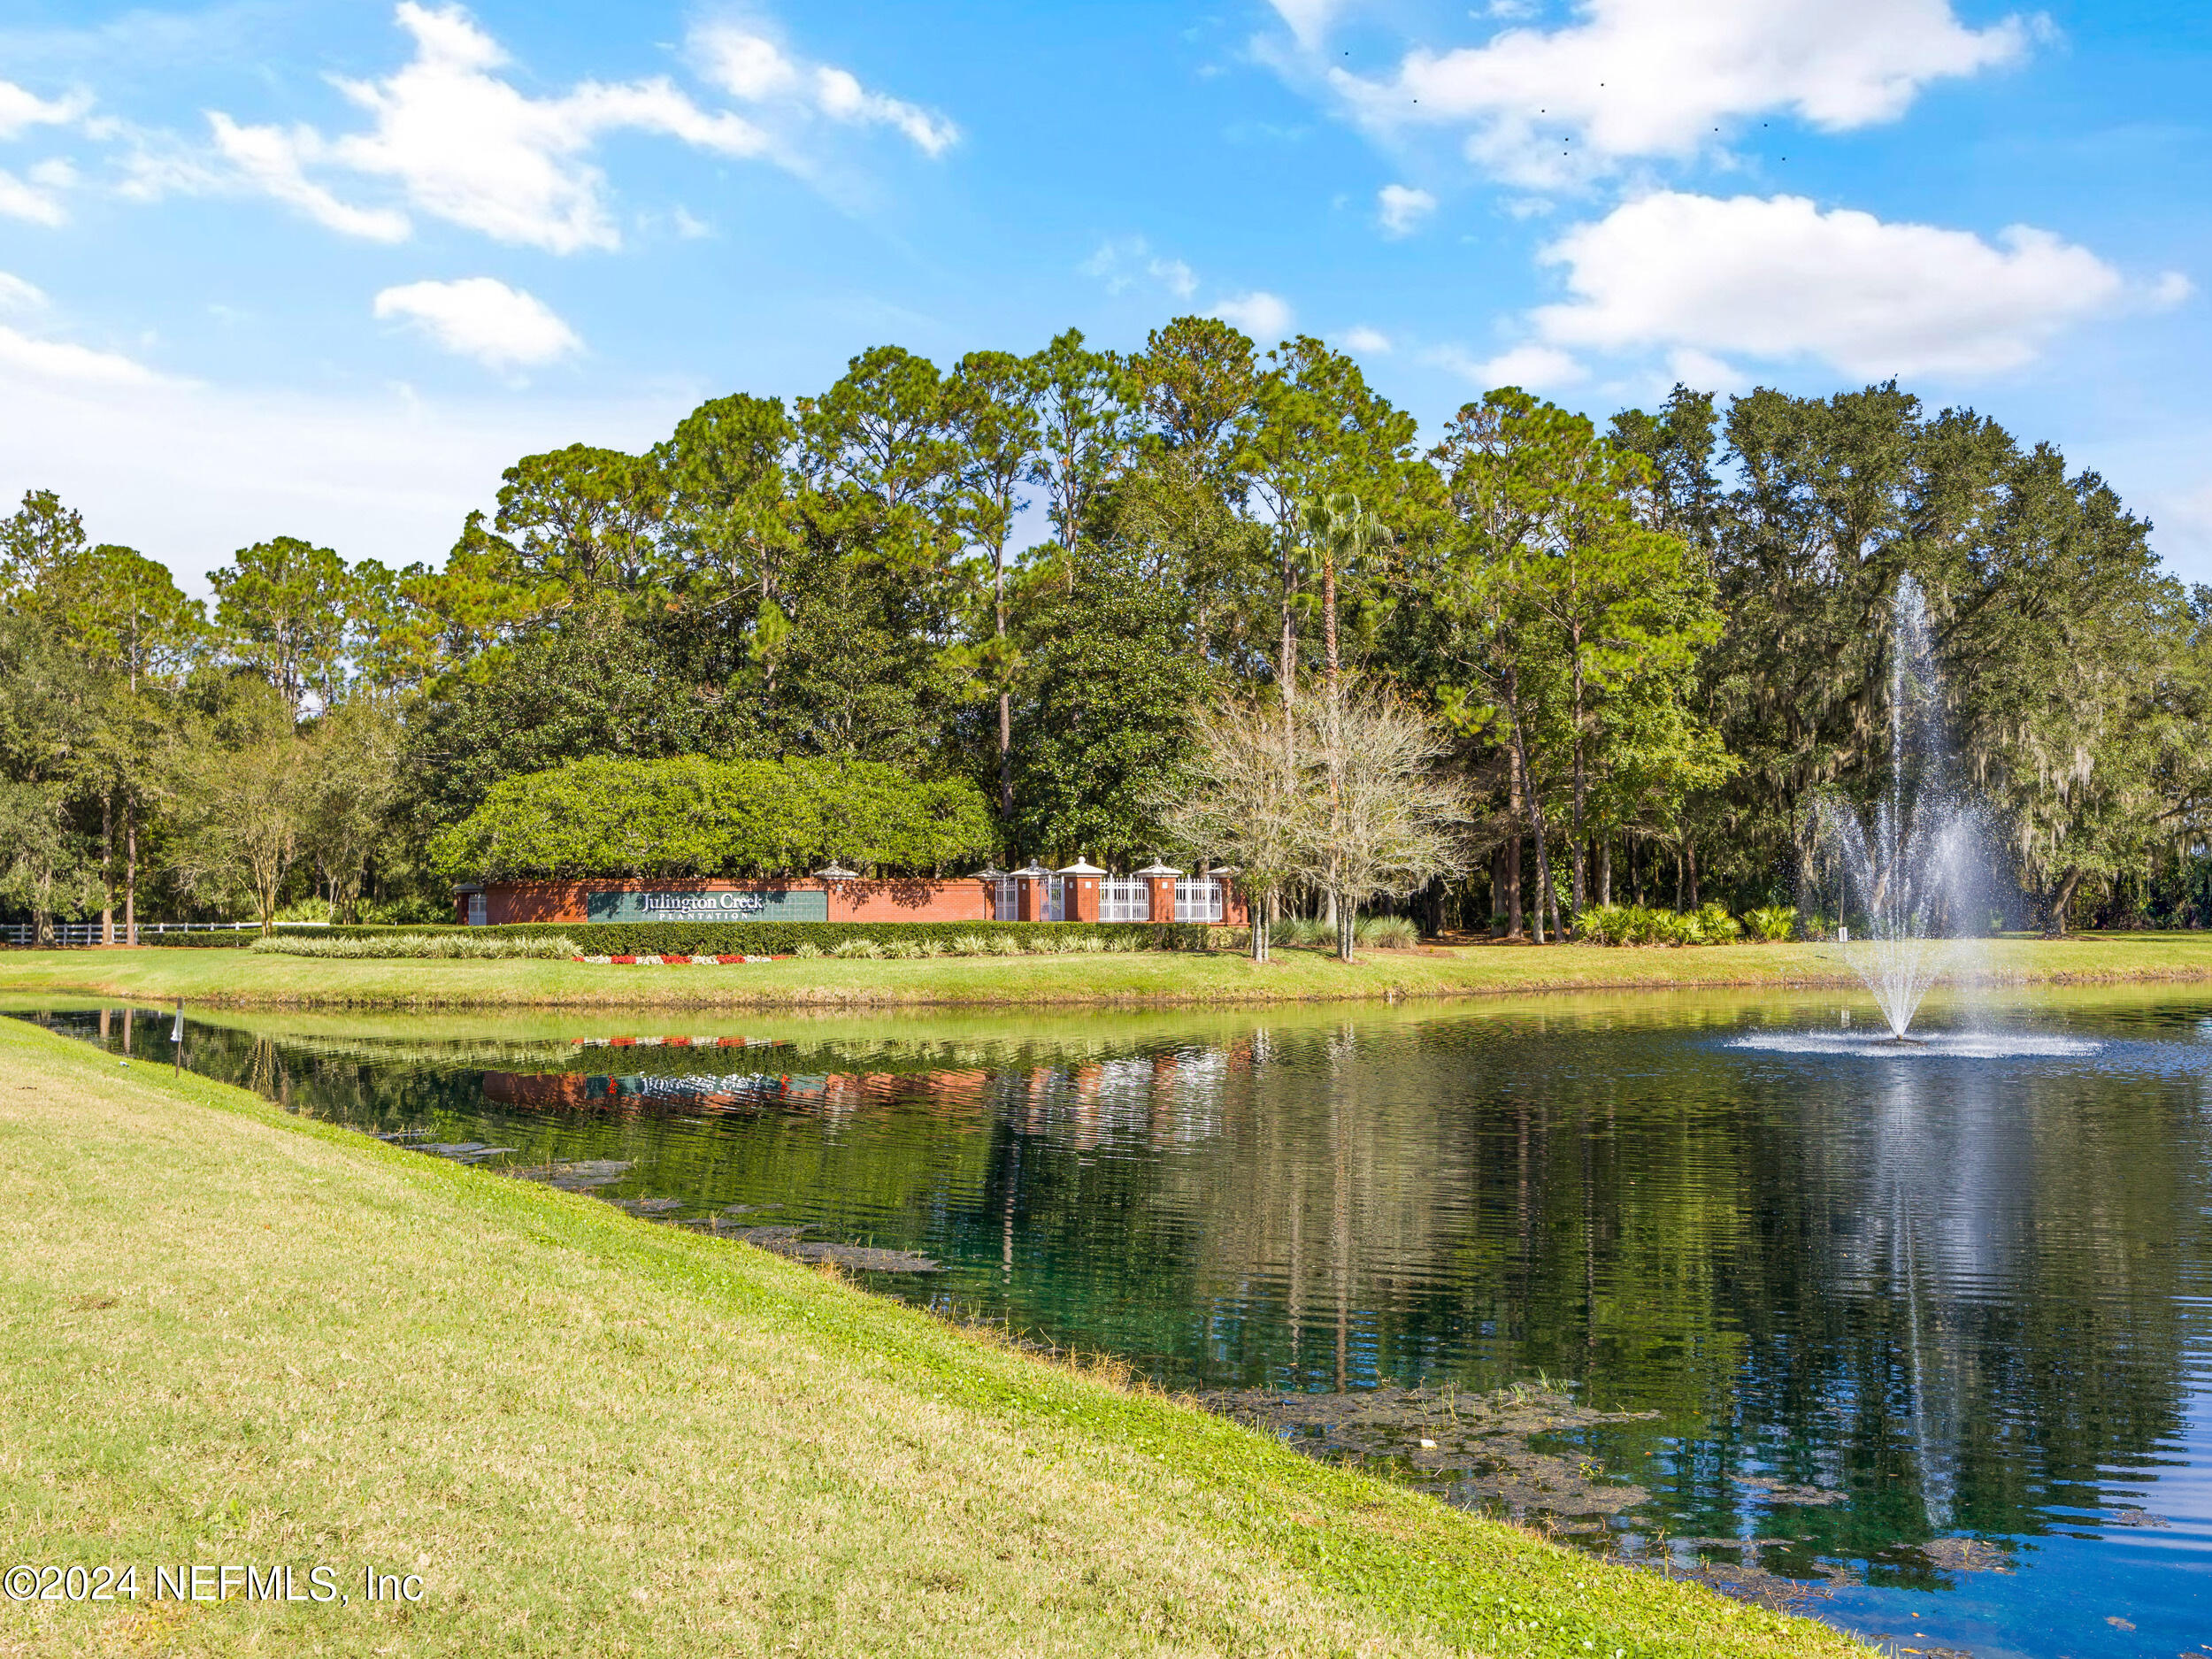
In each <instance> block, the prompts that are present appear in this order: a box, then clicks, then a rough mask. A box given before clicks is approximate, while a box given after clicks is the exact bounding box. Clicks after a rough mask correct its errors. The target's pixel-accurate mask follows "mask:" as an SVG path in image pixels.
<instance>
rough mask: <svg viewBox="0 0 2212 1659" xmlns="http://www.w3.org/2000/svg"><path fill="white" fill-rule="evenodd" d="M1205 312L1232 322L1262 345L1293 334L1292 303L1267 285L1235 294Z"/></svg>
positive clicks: (1226, 321) (1210, 315)
mask: <svg viewBox="0 0 2212 1659" xmlns="http://www.w3.org/2000/svg"><path fill="white" fill-rule="evenodd" d="M1206 314H1207V315H1208V316H1209V317H1218V318H1220V319H1221V320H1222V321H1224V322H1225V323H1233V324H1234V325H1236V326H1237V327H1239V328H1241V329H1242V330H1243V331H1244V332H1245V333H1246V334H1249V335H1251V336H1252V338H1253V340H1254V341H1255V342H1257V343H1258V344H1260V345H1263V346H1265V345H1271V344H1273V343H1274V342H1277V341H1279V340H1280V339H1282V338H1283V337H1284V336H1285V335H1286V334H1289V333H1290V324H1291V318H1292V312H1291V309H1290V304H1289V302H1288V301H1286V300H1285V299H1283V298H1282V297H1280V296H1278V295H1274V294H1270V293H1269V292H1268V291H1267V290H1266V289H1265V288H1255V289H1253V290H1252V292H1251V293H1249V294H1239V295H1235V296H1232V297H1230V298H1228V299H1225V300H1224V301H1222V302H1221V303H1220V304H1218V305H1217V306H1215V307H1214V308H1213V310H1211V311H1209V312H1207V313H1206Z"/></svg>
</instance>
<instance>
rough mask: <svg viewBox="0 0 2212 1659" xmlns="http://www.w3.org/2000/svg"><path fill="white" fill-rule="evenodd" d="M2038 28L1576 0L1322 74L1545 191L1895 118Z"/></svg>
mask: <svg viewBox="0 0 2212 1659" xmlns="http://www.w3.org/2000/svg"><path fill="white" fill-rule="evenodd" d="M2031 33H2032V30H2031V26H2030V25H2029V24H2027V23H2025V22H2024V21H2023V20H2022V19H2019V18H2017V17H2010V18H2006V19H2002V20H2001V21H1999V22H1997V23H1994V24H1993V25H1991V26H1990V27H1987V28H1981V29H1975V28H1969V27H1966V26H1965V25H1963V24H1962V23H1961V22H1960V21H1959V19H1958V18H1957V16H1956V15H1955V13H1954V12H1952V10H1951V5H1950V0H1585V4H1582V5H1581V6H1580V7H1579V8H1578V16H1577V20H1576V21H1575V22H1573V23H1571V24H1570V25H1568V26H1566V27H1560V28H1553V29H1543V28H1536V27H1517V28H1508V29H1504V30H1502V31H1500V32H1499V33H1497V34H1495V35H1492V36H1491V37H1490V39H1489V40H1488V41H1487V42H1485V43H1484V44H1482V45H1480V46H1475V47H1464V48H1461V49H1458V50H1451V51H1445V52H1441V53H1439V52H1435V51H1432V50H1428V49H1427V48H1417V49H1416V50H1412V51H1410V52H1409V53H1407V54H1406V56H1405V57H1404V58H1403V59H1402V61H1401V62H1400V63H1399V65H1398V67H1397V71H1396V73H1395V74H1394V75H1393V76H1391V77H1389V78H1388V79H1386V80H1371V79H1366V78H1363V77H1361V76H1359V75H1356V74H1354V73H1351V72H1349V71H1347V70H1343V69H1334V70H1332V71H1331V72H1330V80H1331V81H1332V83H1333V85H1334V87H1335V88H1336V89H1337V91H1338V93H1339V94H1340V96H1343V97H1345V98H1346V99H1347V100H1348V102H1349V103H1350V104H1351V105H1352V107H1353V108H1354V109H1355V110H1356V111H1358V112H1359V114H1360V115H1361V116H1362V118H1363V119H1365V120H1367V121H1368V122H1370V123H1371V124H1373V125H1375V126H1378V127H1386V128H1394V127H1402V126H1406V125H1410V124H1416V123H1420V124H1436V123H1444V124H1449V125H1455V126H1457V125H1464V126H1466V127H1469V128H1470V129H1471V130H1470V135H1469V137H1468V141H1467V149H1468V154H1469V156H1470V157H1471V158H1472V159H1473V160H1475V161H1477V162H1479V163H1481V164H1482V165H1485V166H1486V167H1488V168H1489V169H1491V170H1492V171H1493V172H1494V173H1498V174H1499V175H1501V176H1502V177H1504V178H1508V179H1511V180H1518V181H1520V182H1523V183H1526V184H1531V185H1536V186H1552V185H1556V184H1559V183H1562V182H1565V181H1568V180H1574V179H1578V178H1584V177H1587V176H1589V175H1590V174H1591V173H1596V172H1601V171H1605V170H1608V169H1609V168H1611V167H1613V166H1615V165H1618V164H1619V163H1620V162H1622V161H1624V160H1626V159H1630V158H1632V157H1655V156H1671V157H1685V156H1689V155H1692V154H1694V153H1695V152H1696V151H1697V150H1700V149H1701V148H1705V147H1707V146H1709V145H1710V144H1713V143H1714V142H1716V141H1717V140H1718V139H1719V138H1720V137H1721V136H1722V134H1721V132H1720V131H1718V130H1717V129H1722V128H1724V127H1726V126H1727V125H1728V124H1729V123H1730V122H1731V121H1732V120H1736V119H1742V118H1744V117H1747V116H1750V115H1754V114H1756V113H1760V112H1763V111H1784V112H1786V113H1788V114H1792V115H1794V116H1796V117H1797V118H1799V119H1802V120H1804V121H1807V122H1809V123H1810V124H1811V125H1813V126H1815V127H1821V128H1824V129H1826V130H1830V131H1841V130H1845V129H1847V128H1851V127H1864V126H1868V125H1870V124H1872V123H1875V122H1878V121H1889V120H1894V119H1897V118H1898V117H1899V116H1901V115H1902V114H1903V113H1904V111H1906V109H1907V108H1908V107H1909V105H1910V104H1911V103H1912V101H1913V99H1914V97H1915V96H1917V94H1918V93H1919V91H1920V89H1921V88H1923V87H1924V86H1925V85H1926V84H1927V83H1929V82H1930V81H1936V80H1939V79H1944V78H1947V77H1954V76H1962V75H1971V74H1975V73H1979V72H1981V71H1983V70H1985V69H1989V68H1992V67H1994V66H1997V65H2004V64H2008V63H2012V62H2015V61H2016V60H2017V59H2018V58H2021V57H2022V56H2023V55H2024V52H2025V51H2026V50H2027V45H2028V42H2029V38H2030V35H2031Z"/></svg>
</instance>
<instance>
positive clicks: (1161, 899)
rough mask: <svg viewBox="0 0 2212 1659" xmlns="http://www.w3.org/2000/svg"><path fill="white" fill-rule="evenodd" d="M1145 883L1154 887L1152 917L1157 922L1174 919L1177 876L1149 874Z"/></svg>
mask: <svg viewBox="0 0 2212 1659" xmlns="http://www.w3.org/2000/svg"><path fill="white" fill-rule="evenodd" d="M1145 885H1146V886H1148V887H1150V888H1151V889H1152V910H1151V918H1152V919H1153V920H1154V921H1156V922H1171V921H1173V920H1174V919H1175V878H1174V877H1173V876H1147V877H1146V878H1145Z"/></svg>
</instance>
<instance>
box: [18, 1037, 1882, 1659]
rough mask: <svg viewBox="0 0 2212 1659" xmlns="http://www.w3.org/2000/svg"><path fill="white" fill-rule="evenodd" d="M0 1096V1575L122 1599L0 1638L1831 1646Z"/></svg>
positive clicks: (55, 1650) (1448, 1518) (263, 1116)
mask: <svg viewBox="0 0 2212 1659" xmlns="http://www.w3.org/2000/svg"><path fill="white" fill-rule="evenodd" d="M0 1079H5V1080H4V1083H0V1240H4V1246H5V1248H4V1256H0V1262H4V1267H0V1272H4V1274H5V1276H6V1282H7V1291H8V1294H7V1296H6V1298H5V1301H4V1303H0V1410H4V1420H5V1421H6V1423H7V1425H8V1432H7V1434H6V1436H5V1437H4V1438H0V1533H4V1536H0V1545H4V1549H0V1554H4V1556H5V1563H9V1564H12V1563H19V1562H21V1563H42V1562H52V1563H57V1564H58V1565H61V1566H63V1567H67V1566H71V1565H81V1566H83V1567H86V1568H93V1567H96V1566H100V1565H103V1564H109V1565H113V1566H116V1567H120V1566H122V1565H124V1564H127V1563H135V1564H136V1565H137V1567H138V1569H139V1588H140V1594H139V1597H138V1599H137V1601H134V1602H133V1601H113V1602H108V1603H104V1604H96V1603H89V1602H87V1603H82V1604H72V1603H70V1602H67V1601H58V1602H49V1601H33V1602H30V1603H27V1604H22V1603H17V1602H13V1601H0V1652H18V1651H20V1652H27V1653H37V1654H81V1653H89V1652H113V1653H126V1652H127V1653H145V1654H163V1655H203V1654H205V1655H218V1654H222V1655H227V1654H234V1653H239V1652H245V1651H260V1652H272V1653H274V1652H283V1653H303V1652H315V1653H319V1654H327V1655H349V1654H356V1653H358V1654H368V1653H372V1652H378V1653H381V1652H393V1651H398V1650H400V1649H401V1648H404V1650H405V1651H407V1652H409V1653H414V1654H467V1655H482V1654H530V1655H539V1654H544V1655H552V1654H567V1653H579V1654H582V1653H588V1654H594V1655H607V1654H643V1653H652V1654H656V1655H692V1654H700V1655H705V1654H715V1655H724V1654H752V1653H768V1652H778V1653H785V1652H789V1653H835V1654H840V1655H847V1654H868V1653H900V1654H936V1653H945V1654H954V1653H957V1654H964V1655H965V1654H979V1653H984V1654H987V1653H1022V1654H1031V1655H1043V1654H1083V1655H1092V1654H1103V1653H1177V1654H1191V1653H1253V1654H1259V1653H1299V1654H1320V1653H1345V1654H1350V1653H1359V1654H1371V1655H1384V1654H1408V1655H1414V1654H1432V1653H1446V1652H1464V1651H1476V1652H1484V1653H1498V1654H1523V1653H1528V1654H1547V1655H1578V1656H1585V1659H1586V1655H1590V1654H1592V1653H1597V1654H1604V1655H1610V1654H1624V1655H1661V1654H1667V1655H1722V1654H1730V1655H1734V1654H1743V1655H1818V1654H1824V1653H1825V1654H1838V1655H1841V1654H1847V1653H1850V1652H1861V1651H1864V1650H1863V1649H1861V1648H1857V1647H1855V1646H1853V1645H1852V1644H1850V1643H1849V1642H1847V1641H1846V1640H1844V1639H1843V1638H1841V1637H1839V1636H1838V1635H1836V1634H1835V1633H1834V1632H1829V1631H1826V1630H1824V1629H1823V1628H1821V1627H1819V1626H1816V1625H1813V1624H1804V1623H1800V1622H1795V1621H1791V1620H1786V1619H1783V1618H1780V1617H1777V1616H1774V1615H1770V1614H1768V1613H1765V1612H1763V1611H1759V1610H1756V1609H1748V1608H1744V1607H1740V1606H1736V1605H1732V1604H1729V1603H1725V1602H1723V1601H1720V1600H1719V1599H1718V1598H1717V1597H1715V1596H1713V1595H1711V1594H1708V1593H1705V1592H1703V1591H1701V1590H1697V1589H1694V1588H1692V1587H1689V1586H1682V1585H1677V1584H1671V1583H1669V1582H1666V1581H1664V1580H1663V1579H1660V1578H1655V1577H1653V1576H1651V1575H1649V1574H1645V1573H1639V1572H1634V1571H1629V1570H1626V1569H1620V1568H1612V1567H1606V1566H1602V1565H1601V1564H1599V1563H1594V1562H1592V1561H1590V1560H1588V1559H1587V1558H1586V1557H1581V1556H1578V1555H1570V1554H1568V1553H1566V1552H1564V1551H1563V1550H1559V1549H1556V1548H1553V1547H1551V1546H1549V1545H1547V1544H1544V1543H1542V1542H1540V1541H1539V1540H1535V1539H1533V1538H1531V1537H1529V1536H1528V1535H1526V1534H1524V1533H1521V1532H1516V1531H1514V1530H1512V1529H1509V1528H1506V1527H1503V1526H1499V1525H1492V1524H1488V1523H1485V1522H1481V1521H1479V1520H1475V1519H1472V1518H1471V1517H1465V1516H1463V1515H1460V1514H1457V1513H1455V1512H1453V1511H1450V1510H1448V1509H1444V1508H1442V1507H1441V1506H1440V1505H1437V1504H1435V1503H1433V1502H1430V1501H1429V1500H1427V1499H1425V1498H1422V1497H1419V1496H1417V1495H1416V1494H1410V1493H1407V1492H1402V1491H1400V1490H1397V1489H1394V1488H1393V1487H1391V1486H1387V1485H1386V1484H1383V1483H1380V1482H1378V1481H1375V1480H1371V1479H1368V1478H1366V1477H1363V1476H1360V1475H1356V1474H1352V1473H1348V1472H1346V1471H1339V1470H1332V1469H1326V1468H1323V1467H1320V1466H1318V1465H1317V1464H1314V1463H1310V1462H1308V1461H1306V1460H1304V1459H1302V1458H1300V1457H1298V1456H1296V1455H1294V1454H1291V1453H1289V1452H1286V1451H1284V1450H1282V1449H1280V1448H1278V1447H1276V1446H1275V1445H1274V1444H1273V1443H1271V1441H1268V1440H1264V1439H1263V1438H1260V1437H1258V1436H1255V1435H1252V1434H1249V1433H1247V1432H1244V1431H1241V1430H1240V1429H1237V1428H1235V1427H1233V1426H1232V1425H1227V1424H1225V1423H1223V1422H1220V1421H1218V1420H1216V1419H1213V1418H1210V1417H1206V1416H1204V1415H1203V1414H1202V1413H1199V1412H1197V1411H1194V1410H1193V1409H1188V1408H1186V1407H1183V1406H1180V1405H1178V1404H1175V1403H1172V1402H1167V1401H1164V1400H1160V1399H1157V1398H1153V1397H1148V1396H1145V1395H1143V1394H1133V1393H1131V1392H1128V1391H1126V1390H1125V1389H1121V1388H1118V1387H1116V1386H1112V1385H1111V1384H1110V1382H1108V1381H1105V1380H1102V1379H1097V1378H1094V1377H1085V1376H1080V1375H1077V1374H1073V1373H1071V1372H1070V1371H1066V1370H1064V1369H1059V1368H1055V1367H1050V1366H1047V1365H1044V1364H1041V1363H1038V1362H1036V1361H1034V1360H1032V1359H1029V1358H1027V1357H1025V1356H1021V1355H1019V1354H1017V1353H1013V1352H1010V1351H1008V1350H1005V1349H1003V1348H996V1347H994V1346H991V1345H989V1344H987V1343H986V1342H984V1341H982V1340H979V1339H977V1338H975V1337H973V1336H972V1335H969V1334H965V1333H961V1332H958V1331H956V1330H953V1329H952V1328H950V1327H949V1326H946V1325H942V1324H941V1323H940V1322H938V1321H936V1320H933V1319H932V1318H930V1317H928V1316H926V1315H925V1314H922V1313H919V1312H918V1311H915V1310H910V1309H906V1308H903V1307H901V1306H898V1305H896V1304H893V1303H890V1302H885V1301H882V1300H879V1299H877V1298H874V1297H871V1296H868V1295H866V1294H864V1293H862V1292H860V1291H857V1290H855V1289H853V1288H850V1287H849V1286H846V1285H844V1284H842V1283H840V1282H838V1281H835V1280H833V1279H826V1278H824V1277H821V1276H818V1275H817V1274H814V1273H812V1272H810V1271H805V1270H803V1269H801V1268H798V1267H795V1266H793V1265H791V1264H789V1263H784V1262H781V1261H780V1260H777V1259H775V1258H773V1257H771V1256H764V1255H762V1254H759V1253H757V1252H755V1251H752V1250H749V1249H748V1248H745V1247H743V1246H740V1245H736V1244H733V1243H729V1242H726V1241H723V1240H713V1239H704V1238H699V1237H695V1236H693V1235H690V1234H687V1233H673V1232H671V1231H669V1230H666V1229H657V1228H654V1227H652V1226H650V1225H647V1224H645V1223H641V1222H638V1221H634V1220H632V1219H630V1218H628V1217H625V1216H622V1215H621V1214H619V1213H618V1212H616V1211H613V1210H610V1209H608V1208H607V1207H606V1206H603V1205H600V1204H595V1203H593V1202H590V1201H588V1200H586V1199H582V1198H577V1197H572V1196H569V1195H567V1194H560V1193H556V1192H552V1191H549V1190H547V1189H545V1188H543V1187H537V1186H534V1185H528V1184H525V1183H521V1182H511V1181H506V1180H503V1179H498V1178H497V1177H495V1176H491V1175H488V1174H484V1173H480V1172H474V1171H464V1170H460V1169H457V1168H454V1167H452V1166H450V1165H448V1164H442V1163H439V1162H436V1161H434V1160H431V1159H427V1158H422V1157H419V1156H415V1155H412V1154H408V1153H403V1152H399V1151H396V1150H392V1149H389V1148H384V1147H382V1146H380V1145H378V1144H376V1143H374V1142H370V1141H364V1140H362V1139H360V1138H358V1137H356V1136H352V1135H349V1134H348V1133H344V1132H342V1131H339V1130H334V1129H331V1128H328V1127H326V1126H323V1125H314V1124H310V1123H306V1122H303V1121H302V1120H298V1119H293V1118H286V1117H284V1116H283V1115H282V1114H280V1113H279V1112H277V1111H276V1110H274V1109H273V1108H271V1107H268V1106H266V1105H265V1104H264V1103H262V1102H259V1101H257V1100H255V1099H254V1098H252V1097H250V1096H249V1095H246V1094H242V1093H240V1092H238V1091H235V1090H231V1089H227V1088H224V1087H219V1086H217V1085H212V1084H209V1083H205V1082H203V1081H201V1080H198V1079H193V1078H190V1077H187V1078H185V1079H182V1080H181V1081H180V1082H179V1081H173V1080H172V1079H171V1078H170V1077H169V1076H168V1075H167V1074H166V1073H165V1072H163V1071H159V1070H158V1069H157V1068H153V1067H147V1066H136V1067H120V1066H118V1065H116V1064H113V1063H112V1062H111V1061H110V1060H108V1059H106V1058H104V1057H103V1056H99V1055H97V1054H96V1053H94V1052H93V1051H91V1050H90V1049H88V1048H83V1047H80V1046H78V1045H75V1044H73V1043H71V1042H69V1041H66V1040H65V1039H61V1038H58V1037H55V1036H51V1035H49V1034H47V1033H41V1032H37V1031H35V1030H33V1029H31V1028H29V1027H27V1026H24V1025H20V1024H19V1023H17V1022H14V1021H0ZM195 1562H196V1563H202V1564H204V1565H209V1566H216V1567H220V1566H221V1565H223V1564H225V1563H229V1564H234V1565H240V1566H243V1565H245V1564H248V1563H251V1564H254V1565H256V1566H257V1567H266V1566H269V1565H272V1564H278V1563H290V1564H292V1565H293V1566H294V1568H295V1570H296V1577H295V1579H294V1584H295V1587H296V1591H297V1592H298V1593H299V1594H303V1595H304V1594H308V1593H309V1590H308V1586H309V1579H308V1576H307V1575H308V1571H309V1569H310V1568H311V1567H312V1566H315V1565H328V1566H331V1567H332V1568H334V1575H333V1577H332V1578H331V1579H330V1580H329V1582H330V1583H333V1584H334V1585H336V1586H338V1587H339V1588H340V1589H341V1590H342V1591H343V1592H344V1593H346V1594H348V1596H349V1601H348V1602H347V1603H346V1604H343V1605H340V1604H337V1603H331V1604H328V1605H316V1604H314V1603H312V1602H301V1603H297V1604H287V1603H283V1602H274V1603H273V1602H270V1601H252V1600H247V1599H245V1598H244V1596H243V1594H242V1591H241V1587H240V1586H241V1582H242V1581H241V1580H240V1579H239V1578H235V1577H234V1578H231V1579H230V1581H229V1583H230V1588H231V1590H232V1596H231V1599H229V1600H227V1601H204V1602H199V1603H192V1602H179V1601H174V1600H162V1601H157V1600H155V1599H154V1597H153V1588H154V1578H153V1573H154V1568H155V1566H156V1564H157V1563H161V1564H165V1565H171V1566H173V1565H175V1564H176V1563H187V1564H188V1563H195ZM371 1566H373V1567H374V1568H376V1569H377V1570H378V1571H380V1572H381V1573H384V1574H389V1575H393V1576H395V1577H397V1576H398V1575H403V1574H413V1575H418V1577H419V1592H420V1594H421V1597H422V1599H421V1600H420V1601H419V1602H413V1603H409V1602H401V1603H392V1602H381V1603H371V1602H369V1601H366V1600H365V1595H364V1593H363V1580H362V1574H363V1571H364V1569H365V1567H371ZM203 1582H205V1583H213V1582H219V1580H203Z"/></svg>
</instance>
